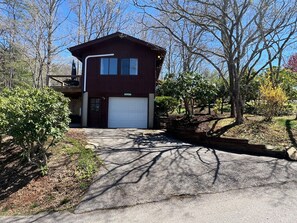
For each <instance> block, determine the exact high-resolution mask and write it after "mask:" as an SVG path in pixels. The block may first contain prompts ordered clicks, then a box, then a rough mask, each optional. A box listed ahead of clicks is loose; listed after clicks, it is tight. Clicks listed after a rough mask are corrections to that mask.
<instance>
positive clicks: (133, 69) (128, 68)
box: [121, 58, 138, 75]
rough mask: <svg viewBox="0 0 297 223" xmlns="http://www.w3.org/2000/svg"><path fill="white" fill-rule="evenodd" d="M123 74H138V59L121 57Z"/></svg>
mask: <svg viewBox="0 0 297 223" xmlns="http://www.w3.org/2000/svg"><path fill="white" fill-rule="evenodd" d="M121 75H138V59H136V58H129V59H121Z"/></svg>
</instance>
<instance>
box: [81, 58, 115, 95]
mask: <svg viewBox="0 0 297 223" xmlns="http://www.w3.org/2000/svg"><path fill="white" fill-rule="evenodd" d="M112 56H114V53H110V54H97V55H89V56H87V57H86V58H85V63H84V89H83V92H86V91H87V65H88V59H89V58H94V57H112Z"/></svg>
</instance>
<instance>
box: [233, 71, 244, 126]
mask: <svg viewBox="0 0 297 223" xmlns="http://www.w3.org/2000/svg"><path fill="white" fill-rule="evenodd" d="M234 96H235V97H234V98H235V100H234V105H235V112H236V114H235V123H236V124H242V123H243V103H242V98H241V92H240V84H239V78H238V77H235V82H234Z"/></svg>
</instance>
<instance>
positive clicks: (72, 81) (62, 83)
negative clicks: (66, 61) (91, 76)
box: [48, 75, 81, 92]
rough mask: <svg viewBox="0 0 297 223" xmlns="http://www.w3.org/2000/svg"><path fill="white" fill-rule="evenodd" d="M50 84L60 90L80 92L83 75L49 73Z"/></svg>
mask: <svg viewBox="0 0 297 223" xmlns="http://www.w3.org/2000/svg"><path fill="white" fill-rule="evenodd" d="M48 86H49V87H51V88H53V89H55V90H57V91H60V92H80V91H81V75H79V76H78V75H76V76H71V75H48Z"/></svg>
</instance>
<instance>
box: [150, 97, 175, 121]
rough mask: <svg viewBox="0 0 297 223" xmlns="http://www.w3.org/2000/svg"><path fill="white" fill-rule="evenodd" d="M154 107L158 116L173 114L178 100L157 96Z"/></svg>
mask: <svg viewBox="0 0 297 223" xmlns="http://www.w3.org/2000/svg"><path fill="white" fill-rule="evenodd" d="M155 106H156V113H157V114H158V115H167V116H168V113H170V112H173V111H174V110H175V109H176V107H177V106H178V100H177V99H176V98H173V97H170V96H157V97H156V98H155Z"/></svg>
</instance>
